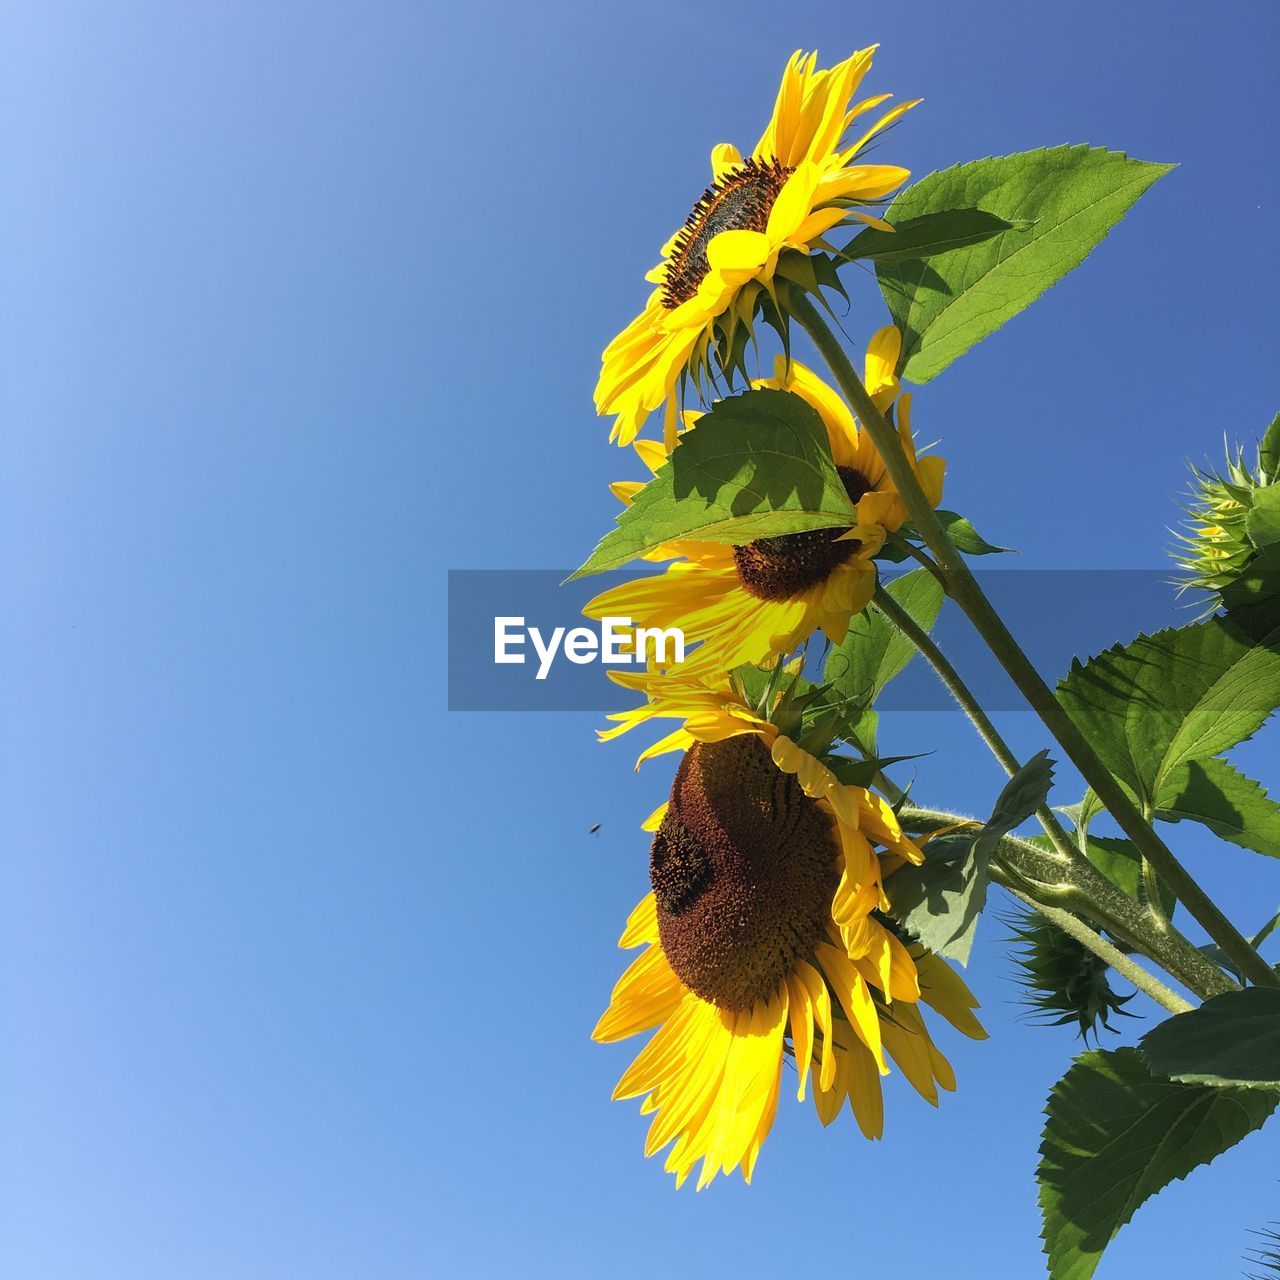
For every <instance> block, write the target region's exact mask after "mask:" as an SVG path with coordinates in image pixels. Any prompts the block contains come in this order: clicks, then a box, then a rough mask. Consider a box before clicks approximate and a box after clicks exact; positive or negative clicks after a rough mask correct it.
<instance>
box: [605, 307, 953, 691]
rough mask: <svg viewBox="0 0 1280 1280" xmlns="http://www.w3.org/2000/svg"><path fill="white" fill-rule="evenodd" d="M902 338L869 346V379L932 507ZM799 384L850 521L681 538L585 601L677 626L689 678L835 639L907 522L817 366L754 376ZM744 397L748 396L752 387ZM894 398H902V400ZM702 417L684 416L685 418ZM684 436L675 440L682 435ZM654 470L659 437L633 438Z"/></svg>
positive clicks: (934, 478)
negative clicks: (879, 558) (649, 567)
mask: <svg viewBox="0 0 1280 1280" xmlns="http://www.w3.org/2000/svg"><path fill="white" fill-rule="evenodd" d="M901 346H902V339H901V335H900V334H899V333H898V330H897V329H896V328H894V326H893V325H887V326H886V327H885V328H883V329H881V330H879V331H878V332H877V333H876V334H874V335H873V336H872V338H871V341H870V342H869V343H868V345H867V353H866V360H865V366H864V377H865V383H866V386H867V390H868V392H869V393H870V395H871V397H872V399H873V400H874V401H875V403H876V407H877V408H879V409H880V410H881V412H887V413H889V414H890V415H891V416H896V418H897V422H898V432H899V437H900V438H901V440H902V444H903V448H904V449H905V451H906V454H907V458H908V460H909V461H910V463H911V465H912V467H913V469H914V470H915V472H916V474H917V476H918V477H919V479H920V483H921V487H922V488H923V489H924V491H925V494H926V496H927V497H928V499H929V501H930V503H931V504H932V505H934V506H937V504H938V503H939V502H940V501H941V500H942V479H943V473H944V470H945V467H946V464H945V462H944V461H943V460H942V459H941V458H937V457H924V458H919V457H917V456H916V449H915V443H914V441H913V439H912V435H911V397H910V395H909V394H907V395H902V396H899V391H900V384H899V381H898V377H897V374H896V372H895V370H896V367H897V362H898V355H899V352H900V350H901ZM757 385H758V386H761V387H766V388H770V389H776V390H783V391H789V392H792V393H794V394H796V395H798V396H800V397H802V398H803V399H804V400H805V401H806V402H807V403H808V404H809V405H811V406H812V407H813V408H814V409H815V410H816V411H817V413H818V415H819V417H820V418H821V419H822V422H823V425H824V426H825V427H826V429H827V440H828V443H829V444H830V447H831V454H832V458H833V459H834V461H835V463H836V468H837V470H838V472H839V474H840V478H841V479H842V480H843V482H844V486H845V491H846V492H847V493H848V495H849V499H850V501H851V502H852V503H853V505H854V509H855V511H856V517H855V524H854V525H853V526H852V527H851V528H848V529H817V530H812V531H808V532H804V533H788V534H782V535H780V536H778V537H772V538H759V539H757V540H756V541H755V542H751V543H749V544H747V545H746V546H743V547H733V546H729V545H727V544H726V543H721V542H692V541H680V542H670V543H666V544H664V545H663V546H661V547H658V548H655V549H654V550H653V551H651V552H649V553H648V554H647V555H646V556H645V558H646V559H650V560H672V561H673V563H672V564H671V565H670V566H669V567H668V568H667V570H666V572H665V573H663V574H661V575H658V576H650V577H646V578H640V579H637V580H635V581H632V582H626V583H623V584H621V585H620V586H617V587H613V588H611V589H610V590H608V591H605V592H602V593H601V594H600V595H598V596H596V597H595V598H594V599H592V600H591V601H589V602H588V604H587V605H586V607H585V608H584V609H583V613H585V614H586V616H587V617H589V618H597V619H599V618H606V617H607V618H630V619H631V621H632V622H633V623H634V624H635V625H636V626H640V627H658V628H663V629H666V628H669V627H678V628H679V629H680V630H681V631H682V633H683V635H684V640H685V644H686V646H692V645H694V644H695V643H696V644H699V645H700V647H699V648H698V649H697V651H696V652H695V653H694V654H691V655H689V656H688V657H686V659H685V667H686V670H687V671H688V673H689V674H690V676H691V677H704V678H705V677H706V676H708V675H710V674H712V673H714V672H717V671H720V672H723V671H729V670H732V668H734V667H736V666H741V665H744V664H745V665H754V664H757V663H760V662H763V661H765V660H766V659H767V658H768V657H769V656H770V655H772V654H776V653H789V652H790V651H791V650H792V649H794V648H795V647H796V646H797V645H798V644H800V643H802V642H803V641H804V640H807V639H808V638H809V636H811V635H812V634H813V633H814V632H815V631H818V630H821V631H822V632H823V633H824V634H825V635H826V637H827V638H828V639H829V640H830V641H831V643H832V644H839V643H840V642H841V641H842V640H843V639H844V637H845V633H846V631H847V630H848V627H849V619H850V618H851V617H853V615H854V614H856V613H859V612H860V611H861V610H862V609H864V608H865V607H866V605H867V602H868V601H869V600H870V599H871V596H872V593H873V592H874V591H875V585H876V568H875V564H874V557H875V555H876V553H877V552H879V550H880V548H881V546H882V545H883V543H884V538H885V534H886V533H892V532H894V531H896V530H897V529H899V528H901V526H902V524H903V523H904V521H905V520H906V515H907V513H906V508H905V507H904V506H903V503H902V499H901V497H900V496H899V495H898V491H897V489H896V487H895V486H894V484H893V481H892V480H891V479H890V477H889V474H888V472H887V470H886V469H885V464H884V460H883V459H882V458H881V457H880V454H879V453H878V452H877V450H876V447H875V445H874V444H873V443H872V440H871V437H870V436H869V435H868V434H867V432H865V431H863V430H861V429H860V427H859V425H858V422H857V420H856V419H855V418H854V416H853V414H852V413H851V412H850V410H849V408H848V407H847V406H846V405H845V403H844V401H843V400H842V399H841V398H840V396H839V395H838V394H837V393H836V392H835V391H834V390H833V389H832V388H831V387H829V386H828V385H827V384H826V383H825V382H823V380H822V379H821V378H819V377H818V375H817V374H816V373H814V372H813V371H812V370H811V369H808V368H806V367H805V366H804V365H802V364H800V363H799V362H798V361H795V360H793V361H791V362H789V363H788V362H787V361H786V360H784V359H783V358H782V357H779V358H778V360H777V363H776V366H775V372H774V377H773V378H771V379H768V380H765V381H762V382H759V383H758V384H757ZM748 394H749V393H748ZM895 401H896V404H895ZM699 416H700V415H698V414H697V413H689V414H686V415H685V426H686V429H688V428H689V427H690V426H692V425H694V423H695V422H696V420H697V418H698V417H699ZM677 443H678V441H677ZM635 447H636V450H637V452H638V453H639V455H640V458H641V460H642V461H643V462H644V463H645V465H646V466H647V467H648V468H649V470H650V471H652V472H656V471H658V470H659V469H660V468H661V467H662V466H663V465H665V463H666V461H667V458H668V457H669V454H670V450H669V449H668V447H667V446H666V445H665V444H664V443H660V442H658V441H654V440H638V441H636V444H635ZM642 487H643V485H641V484H639V483H637V482H626V481H624V482H620V483H618V484H615V485H614V486H613V492H614V494H615V495H616V496H617V497H618V498H619V499H620V500H621V501H622V502H624V503H629V502H631V501H632V499H633V498H634V497H635V495H636V493H637V492H638V491H639V489H641V488H642Z"/></svg>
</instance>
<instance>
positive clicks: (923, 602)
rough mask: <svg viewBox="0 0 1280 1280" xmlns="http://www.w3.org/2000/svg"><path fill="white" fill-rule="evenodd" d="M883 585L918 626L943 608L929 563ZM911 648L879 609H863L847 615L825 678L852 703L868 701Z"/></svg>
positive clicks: (864, 704) (858, 704)
mask: <svg viewBox="0 0 1280 1280" xmlns="http://www.w3.org/2000/svg"><path fill="white" fill-rule="evenodd" d="M885 590H886V591H887V592H888V593H889V594H890V595H891V596H892V597H893V598H894V600H896V601H897V602H898V604H900V605H901V606H902V608H903V609H904V610H906V612H907V613H908V614H909V615H910V616H911V618H912V619H913V620H914V621H915V622H916V623H917V624H918V625H919V626H920V627H921V628H923V629H924V630H925V631H929V630H931V629H932V627H933V624H934V622H935V621H936V620H937V617H938V611H939V610H940V609H941V608H942V600H943V592H942V587H941V586H939V584H938V582H937V580H936V579H935V578H934V577H933V575H932V574H931V573H929V571H928V570H927V569H917V570H915V571H914V572H913V573H907V574H904V575H903V576H902V577H901V578H895V579H894V580H893V581H892V582H890V583H889V584H888V586H887V587H886V588H885ZM915 651H916V650H915V646H914V645H913V644H912V643H911V641H910V640H908V639H907V637H906V636H904V635H903V634H902V632H901V631H899V630H898V628H897V627H895V626H894V625H893V623H892V622H890V621H889V619H888V618H886V617H885V616H884V614H882V613H881V612H880V611H879V610H878V609H875V608H871V609H864V610H863V611H862V612H861V613H859V614H857V615H855V616H854V617H853V618H851V619H850V621H849V630H848V632H847V634H846V635H845V638H844V640H843V641H842V642H841V643H840V644H838V645H836V647H835V648H833V649H832V650H831V652H830V653H829V654H828V655H827V665H826V668H825V670H824V672H823V679H824V680H826V681H827V682H828V683H829V684H831V685H833V686H834V687H835V689H836V690H837V692H838V693H839V694H840V696H841V697H842V698H845V699H846V700H848V701H849V702H850V703H851V704H852V705H853V707H855V708H858V709H862V708H865V707H869V706H871V704H872V703H873V702H875V700H876V699H877V698H878V697H879V696H880V693H881V691H882V690H883V689H884V687H885V685H887V684H888V683H889V681H890V680H892V679H893V678H894V676H896V675H898V674H899V673H900V672H901V671H902V669H903V668H904V667H905V666H906V665H907V663H908V662H910V661H911V658H912V656H913V655H914V654H915Z"/></svg>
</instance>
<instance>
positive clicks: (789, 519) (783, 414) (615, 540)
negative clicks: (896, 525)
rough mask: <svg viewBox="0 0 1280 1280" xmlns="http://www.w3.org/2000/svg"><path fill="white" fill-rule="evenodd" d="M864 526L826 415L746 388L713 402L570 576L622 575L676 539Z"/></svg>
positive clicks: (738, 538) (736, 541) (781, 395)
mask: <svg viewBox="0 0 1280 1280" xmlns="http://www.w3.org/2000/svg"><path fill="white" fill-rule="evenodd" d="M856 522H857V517H856V514H855V512H854V509H853V506H852V504H851V503H850V501H849V495H848V493H847V492H846V491H845V487H844V483H843V482H842V481H841V479H840V476H839V474H838V472H837V471H836V467H835V463H834V462H833V461H832V460H831V447H830V445H829V443H828V440H827V429H826V427H824V426H823V424H822V419H821V418H820V417H819V416H818V414H817V413H816V412H815V411H814V410H813V409H812V408H810V407H809V405H807V404H806V403H805V402H804V401H803V400H802V399H801V398H800V397H799V396H795V395H791V394H789V393H788V392H785V391H773V390H759V391H748V392H746V393H744V394H743V395H740V396H734V397H732V398H731V399H728V400H721V401H719V402H718V403H717V404H715V405H714V406H713V407H712V408H711V410H710V412H708V413H706V414H704V415H703V417H701V418H700V419H699V420H698V423H697V425H696V426H695V427H694V428H693V429H692V430H690V431H687V432H685V434H684V435H683V436H681V438H680V444H679V446H678V447H677V448H676V449H675V450H673V451H672V454H671V457H670V459H669V460H668V462H667V463H666V465H665V466H664V467H662V469H661V470H660V471H659V472H658V474H657V475H655V476H654V477H653V479H652V480H650V481H649V483H648V484H646V485H645V487H644V488H643V489H641V490H640V492H639V493H638V494H636V496H635V499H634V501H633V502H632V503H631V505H630V506H629V507H627V508H625V509H624V510H623V512H622V514H621V515H620V516H619V517H618V527H617V528H616V529H614V530H613V531H612V532H610V533H609V534H607V535H606V536H605V537H604V538H602V539H601V541H600V544H599V545H598V546H597V547H596V549H595V551H594V552H592V554H591V558H590V559H589V560H588V561H587V562H586V564H584V565H583V566H582V568H581V569H579V570H578V571H577V572H576V573H574V574H573V575H572V576H573V577H574V578H580V577H584V576H585V575H587V574H591V573H600V572H602V571H603V570H605V569H615V568H617V567H618V566H619V565H623V564H626V563H627V561H628V560H632V559H634V558H635V557H636V556H639V555H641V554H642V553H644V552H645V551H650V550H652V549H653V548H654V547H657V546H660V545H661V544H662V543H664V542H669V541H671V540H672V539H674V538H692V539H697V540H700V541H703V542H727V543H732V544H733V545H735V546H741V545H744V544H746V543H748V542H752V541H754V540H755V539H756V538H770V537H776V536H777V535H779V534H784V533H797V532H800V531H801V530H805V529H834V528H840V527H852V526H853V525H854V524H855V523H856Z"/></svg>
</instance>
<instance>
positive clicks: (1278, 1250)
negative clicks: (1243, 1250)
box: [1245, 1227, 1280, 1280]
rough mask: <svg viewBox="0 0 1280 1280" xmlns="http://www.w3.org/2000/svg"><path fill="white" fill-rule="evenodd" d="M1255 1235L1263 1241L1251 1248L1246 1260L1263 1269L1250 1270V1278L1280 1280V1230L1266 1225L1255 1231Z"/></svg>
mask: <svg viewBox="0 0 1280 1280" xmlns="http://www.w3.org/2000/svg"><path fill="white" fill-rule="evenodd" d="M1254 1235H1256V1236H1257V1237H1258V1239H1259V1240H1260V1241H1261V1243H1260V1244H1259V1245H1257V1246H1256V1247H1255V1248H1253V1249H1250V1250H1249V1252H1248V1253H1247V1254H1246V1255H1245V1261H1246V1262H1247V1263H1249V1264H1250V1266H1257V1267H1261V1268H1262V1270H1261V1271H1250V1272H1249V1273H1248V1280H1280V1231H1275V1230H1273V1229H1272V1227H1264V1228H1263V1229H1262V1230H1261V1231H1255V1232H1254Z"/></svg>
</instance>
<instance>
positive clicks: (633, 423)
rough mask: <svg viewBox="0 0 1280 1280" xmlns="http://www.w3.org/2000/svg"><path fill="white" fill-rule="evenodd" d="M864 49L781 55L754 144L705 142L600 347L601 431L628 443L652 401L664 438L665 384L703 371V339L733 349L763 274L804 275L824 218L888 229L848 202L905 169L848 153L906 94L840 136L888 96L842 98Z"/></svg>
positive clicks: (867, 197)
mask: <svg viewBox="0 0 1280 1280" xmlns="http://www.w3.org/2000/svg"><path fill="white" fill-rule="evenodd" d="M874 52H875V46H872V47H871V48H868V49H863V50H861V51H860V52H859V53H855V54H854V55H853V57H851V58H849V59H848V60H847V61H845V62H842V63H840V64H839V65H838V66H835V67H832V68H830V69H829V70H825V71H819V70H817V66H816V64H817V55H816V54H808V55H802V54H800V53H795V54H793V55H792V57H791V59H790V61H789V62H788V63H787V66H786V70H785V71H784V72H783V75H782V85H781V87H780V89H779V90H778V98H777V102H776V104H775V106H774V109H773V116H772V118H771V119H770V121H769V124H768V126H767V127H766V129H765V131H764V133H763V135H761V138H760V141H759V142H758V143H757V144H756V148H755V150H754V151H753V152H752V153H751V154H750V155H749V156H747V157H746V158H744V157H743V156H742V154H741V152H740V151H739V150H738V149H737V147H735V146H733V145H732V144H730V143H721V144H720V145H719V146H717V147H716V148H715V149H714V150H713V151H712V153H711V175H712V182H711V185H710V186H709V187H708V188H707V189H706V191H705V192H703V194H702V195H701V196H700V197H699V199H698V200H697V202H696V203H695V204H694V206H693V209H692V211H691V212H690V214H689V216H688V218H687V219H686V220H685V223H684V226H682V227H681V228H680V230H679V231H677V232H676V233H675V235H673V236H672V237H671V238H670V239H669V240H668V241H667V243H666V244H665V245H664V246H663V248H662V261H661V262H660V263H659V264H658V265H657V266H656V267H654V268H653V270H652V271H650V272H649V273H648V275H647V276H646V279H647V280H649V281H650V282H651V283H652V284H654V285H655V286H656V288H655V289H654V291H653V293H652V294H651V295H650V297H649V300H648V302H647V303H646V304H645V308H644V310H643V311H642V312H641V313H640V315H638V316H637V317H636V318H635V319H634V320H633V321H632V322H631V323H630V324H629V325H628V326H627V327H626V328H625V329H624V330H623V331H622V332H621V333H620V334H619V335H618V336H617V337H616V338H615V339H614V340H613V341H612V342H611V343H610V344H609V346H608V347H607V348H606V350H605V353H604V357H603V362H602V368H601V371H600V380H599V382H598V383H597V385H596V395H595V400H596V410H597V412H599V413H601V414H612V415H614V424H613V430H612V433H611V435H610V438H611V439H613V440H616V441H617V442H618V443H619V444H621V445H626V444H630V443H631V441H632V440H633V439H634V438H635V436H636V434H637V433H638V432H639V431H640V428H641V427H642V426H643V424H644V421H645V419H646V418H647V417H648V416H649V414H650V413H651V412H652V411H653V410H655V409H657V408H659V407H660V406H663V405H665V406H666V415H665V437H666V438H667V439H668V440H671V439H672V438H674V434H675V430H676V414H677V407H676V399H677V397H676V389H677V384H678V383H680V382H681V381H682V378H683V375H684V374H685V373H686V371H690V370H691V371H692V372H693V373H694V376H695V377H697V378H698V379H699V381H700V380H701V373H702V372H703V371H704V370H705V371H707V372H710V367H709V351H710V348H711V345H712V343H713V342H716V343H719V344H721V345H722V347H723V349H724V350H728V351H733V350H735V349H741V347H742V345H743V344H744V343H745V338H746V335H748V334H749V333H750V332H751V327H752V320H753V316H754V315H755V311H756V306H757V304H758V303H759V302H760V301H761V295H762V294H765V295H767V296H768V297H769V298H773V280H774V277H775V275H777V274H782V275H787V274H788V273H790V274H792V275H793V276H794V277H796V278H797V279H801V280H803V279H805V272H804V269H803V267H802V266H798V265H797V264H799V263H800V261H801V259H802V258H803V257H804V255H807V254H808V253H809V252H810V251H811V250H812V249H814V248H822V247H824V246H825V241H824V239H823V237H824V236H825V235H826V234H827V232H829V231H831V229H832V228H833V227H835V226H837V225H838V224H840V223H841V222H844V221H846V220H847V219H856V220H859V221H862V222H866V223H870V224H871V225H873V226H877V227H882V228H887V229H889V230H892V228H888V227H887V224H886V223H884V222H882V221H881V220H880V219H879V218H876V217H874V216H872V215H871V214H868V213H866V212H863V211H861V210H858V209H855V208H853V207H852V206H853V205H856V204H866V203H868V202H872V201H878V200H880V199H882V198H883V197H885V196H887V195H889V194H890V193H891V192H893V191H895V190H897V188H898V187H900V186H901V185H902V184H903V183H904V182H905V181H906V180H907V178H908V177H910V173H909V172H908V170H906V169H902V168H899V167H898V166H896V165H868V164H854V163H853V162H854V160H855V158H856V157H857V156H858V153H859V152H860V151H861V150H862V149H863V147H865V146H866V144H867V143H868V142H869V141H870V140H871V139H872V138H873V137H874V136H875V135H876V134H877V133H879V132H880V131H881V130H882V129H885V128H887V127H888V126H889V125H890V124H892V123H893V122H894V121H895V120H897V119H898V118H899V117H900V116H902V115H903V114H904V113H905V112H906V111H908V110H909V109H910V108H911V107H913V106H915V105H916V104H915V102H904V103H902V104H900V105H899V106H896V107H894V108H892V109H891V110H889V111H887V112H886V113H885V114H884V115H882V116H881V117H880V118H879V119H878V120H877V121H876V123H875V124H873V125H872V126H871V127H870V128H869V129H867V130H866V131H865V132H864V133H863V134H862V135H861V136H860V137H858V138H857V139H856V140H855V141H852V142H850V141H849V139H848V134H849V131H850V127H851V126H852V124H853V122H854V121H855V120H856V119H857V118H858V117H859V116H861V115H863V114H864V113H865V112H867V111H870V110H872V109H874V108H875V107H878V106H880V105H881V104H882V103H884V102H885V101H887V100H888V98H889V96H890V95H889V94H881V95H879V96H877V97H873V98H866V99H864V100H863V101H861V102H858V103H855V104H853V105H852V106H851V105H850V103H851V100H852V98H853V95H854V93H855V92H856V91H857V88H858V85H859V83H860V82H861V81H862V78H863V76H865V75H866V73H867V71H868V70H869V69H870V67H871V59H872V55H873V54H874ZM807 275H808V278H809V279H812V276H813V272H812V268H811V267H810V269H809V271H808V273H807ZM774 309H775V312H776V310H777V306H776V299H774ZM779 314H780V313H779Z"/></svg>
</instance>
